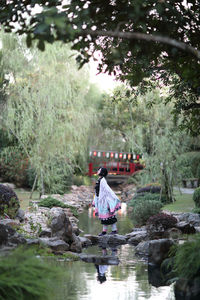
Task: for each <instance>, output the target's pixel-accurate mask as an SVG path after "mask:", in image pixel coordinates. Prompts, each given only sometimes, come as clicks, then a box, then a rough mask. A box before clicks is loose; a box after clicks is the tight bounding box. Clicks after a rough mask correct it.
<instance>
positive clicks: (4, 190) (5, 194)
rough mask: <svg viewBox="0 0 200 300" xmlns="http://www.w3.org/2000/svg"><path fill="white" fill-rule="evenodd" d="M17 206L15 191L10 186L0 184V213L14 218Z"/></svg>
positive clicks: (18, 205)
mask: <svg viewBox="0 0 200 300" xmlns="http://www.w3.org/2000/svg"><path fill="white" fill-rule="evenodd" d="M19 207H20V204H19V200H18V197H17V195H16V194H15V192H14V191H13V190H12V189H11V188H10V187H7V186H4V185H3V184H0V215H1V216H4V215H8V216H9V217H10V218H11V219H14V218H15V216H16V213H17V211H18V209H19Z"/></svg>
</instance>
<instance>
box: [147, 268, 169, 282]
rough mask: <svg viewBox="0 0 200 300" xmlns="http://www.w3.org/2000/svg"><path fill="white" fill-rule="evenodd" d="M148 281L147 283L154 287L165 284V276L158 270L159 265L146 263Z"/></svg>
mask: <svg viewBox="0 0 200 300" xmlns="http://www.w3.org/2000/svg"><path fill="white" fill-rule="evenodd" d="M148 281H149V284H151V285H152V286H155V287H159V286H166V285H169V284H167V282H166V280H165V277H164V276H163V274H162V272H161V271H160V266H155V265H151V264H148Z"/></svg>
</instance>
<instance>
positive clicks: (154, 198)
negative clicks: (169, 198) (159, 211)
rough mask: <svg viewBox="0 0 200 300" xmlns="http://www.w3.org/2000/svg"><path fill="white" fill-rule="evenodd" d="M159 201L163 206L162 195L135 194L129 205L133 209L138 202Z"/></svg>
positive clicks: (164, 201) (164, 198) (163, 198)
mask: <svg viewBox="0 0 200 300" xmlns="http://www.w3.org/2000/svg"><path fill="white" fill-rule="evenodd" d="M149 200H151V201H161V202H162V203H163V204H165V203H166V197H165V196H164V195H160V194H156V193H139V194H136V195H135V196H134V197H133V199H132V200H131V201H130V202H129V205H130V206H132V207H134V206H135V205H136V204H137V203H138V202H140V201H149Z"/></svg>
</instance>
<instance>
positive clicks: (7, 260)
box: [0, 248, 62, 300]
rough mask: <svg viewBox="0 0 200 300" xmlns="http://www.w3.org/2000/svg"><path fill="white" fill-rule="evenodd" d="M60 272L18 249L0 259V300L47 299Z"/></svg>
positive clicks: (30, 251) (27, 252)
mask: <svg viewBox="0 0 200 300" xmlns="http://www.w3.org/2000/svg"><path fill="white" fill-rule="evenodd" d="M61 274H62V273H61V272H60V271H59V269H58V268H57V267H56V268H55V267H54V268H53V267H52V266H51V267H50V266H48V265H47V264H45V263H44V262H43V261H42V260H40V259H38V258H36V257H35V256H34V254H33V252H32V250H25V249H24V248H19V249H17V250H15V251H14V252H12V253H11V254H9V255H8V256H7V257H5V256H1V258H0V300H16V299H17V300H26V299H30V300H39V299H49V298H48V296H49V290H50V289H51V287H53V286H54V281H55V280H56V279H57V278H58V277H59V278H60V280H61Z"/></svg>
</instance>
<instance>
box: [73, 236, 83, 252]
mask: <svg viewBox="0 0 200 300" xmlns="http://www.w3.org/2000/svg"><path fill="white" fill-rule="evenodd" d="M72 239H73V242H72V244H71V245H70V250H71V251H72V252H77V253H81V252H82V244H81V240H80V238H79V237H78V236H76V235H75V234H74V233H73V234H72Z"/></svg>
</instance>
